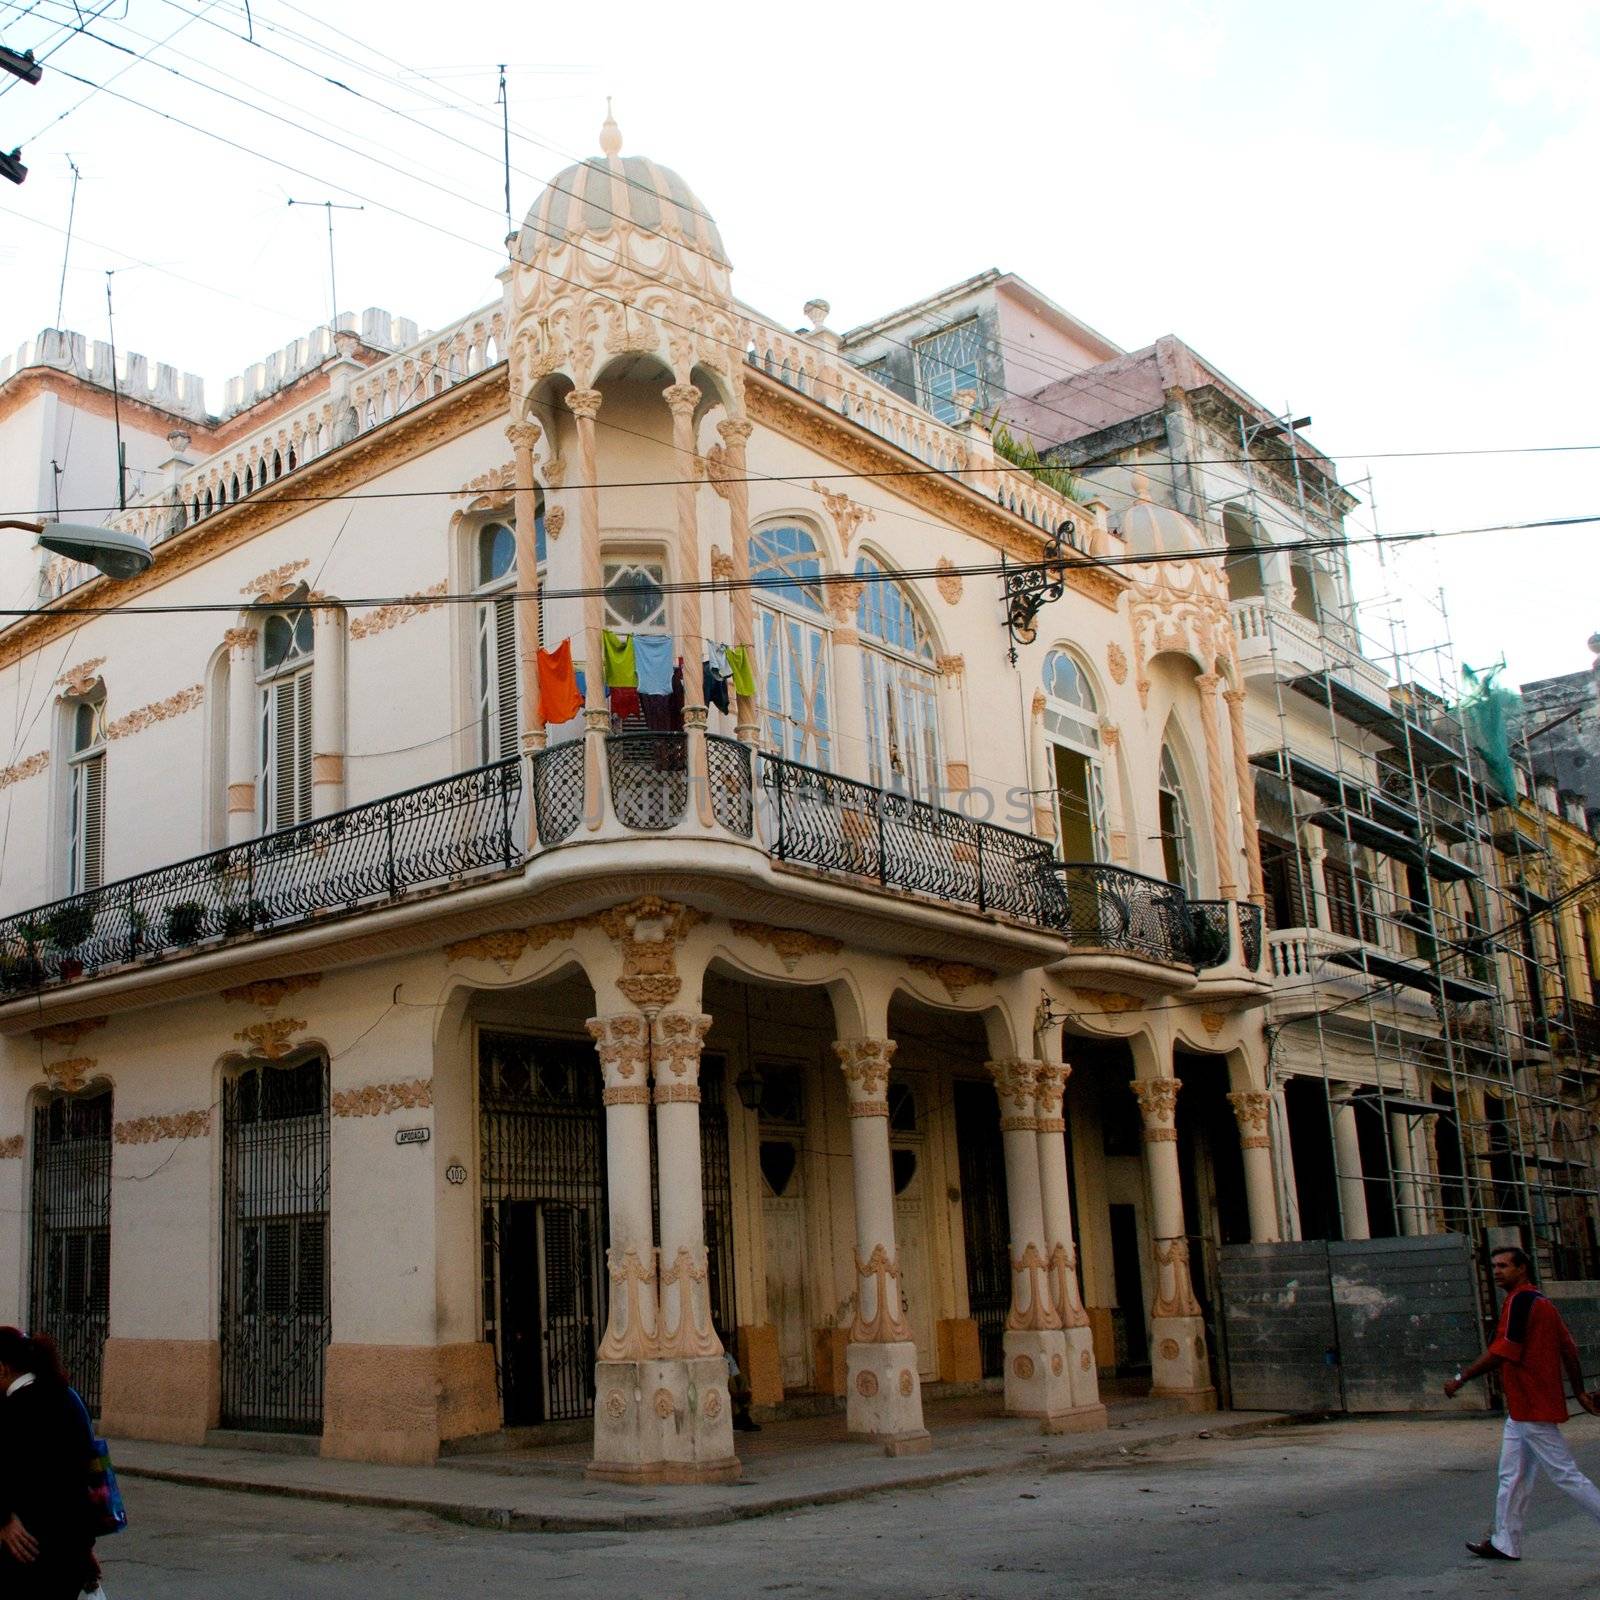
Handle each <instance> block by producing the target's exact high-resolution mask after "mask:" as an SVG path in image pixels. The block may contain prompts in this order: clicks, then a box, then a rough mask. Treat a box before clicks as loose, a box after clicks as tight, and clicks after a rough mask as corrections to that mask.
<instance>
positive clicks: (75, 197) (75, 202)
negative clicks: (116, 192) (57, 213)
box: [56, 155, 83, 328]
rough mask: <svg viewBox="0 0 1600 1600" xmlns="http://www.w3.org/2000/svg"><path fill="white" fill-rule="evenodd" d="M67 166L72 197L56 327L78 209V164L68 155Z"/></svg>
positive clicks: (63, 296) (62, 300) (68, 210)
mask: <svg viewBox="0 0 1600 1600" xmlns="http://www.w3.org/2000/svg"><path fill="white" fill-rule="evenodd" d="M67 165H68V166H69V167H71V168H72V196H71V198H70V199H69V200H68V201H67V242H66V244H65V245H64V246H63V247H62V250H61V288H60V289H59V290H58V291H57V293H56V326H57V327H58V328H59V327H60V326H61V308H62V307H63V306H64V305H65V304H66V301H67V257H68V256H69V255H71V254H72V219H73V216H74V215H75V214H76V212H77V209H78V179H79V178H81V177H82V176H83V174H82V173H81V172H79V171H78V163H77V162H76V161H74V160H73V159H72V157H71V156H70V155H69V156H68V157H67Z"/></svg>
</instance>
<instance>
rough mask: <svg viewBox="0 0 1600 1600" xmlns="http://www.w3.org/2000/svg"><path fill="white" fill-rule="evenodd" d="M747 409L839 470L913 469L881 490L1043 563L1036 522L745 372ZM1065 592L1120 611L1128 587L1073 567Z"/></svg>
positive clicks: (1098, 571)
mask: <svg viewBox="0 0 1600 1600" xmlns="http://www.w3.org/2000/svg"><path fill="white" fill-rule="evenodd" d="M745 404H746V407H747V409H748V410H749V412H750V415H751V416H752V417H754V418H755V419H756V421H758V422H762V423H765V424H766V425H767V426H768V427H771V428H775V429H777V430H778V431H779V432H780V433H784V434H786V435H788V436H789V437H790V438H792V439H797V440H799V441H800V442H801V443H802V444H807V445H810V446H811V447H812V448H813V449H814V450H817V451H818V452H820V453H821V454H822V455H824V456H826V457H827V458H828V459H829V460H830V461H832V462H834V463H835V464H836V465H837V466H841V467H844V468H847V469H858V470H860V471H862V472H877V471H881V470H883V468H884V467H886V466H887V467H909V468H912V469H915V470H913V471H911V472H908V473H906V475H905V476H903V477H894V478H885V479H882V480H880V482H881V486H882V487H883V488H885V489H887V490H889V491H890V492H891V493H893V494H896V495H899V496H900V497H901V498H902V499H904V500H909V501H911V502H912V504H914V505H916V506H918V507H920V508H921V509H922V510H924V511H928V512H931V513H932V514H933V515H935V516H937V517H939V518H941V519H942V520H944V521H946V522H949V523H950V524H952V525H953V526H954V527H957V528H959V529H961V531H962V532H964V533H969V534H971V535H972V537H973V538H975V539H979V540H981V541H982V542H983V543H984V544H987V545H989V546H991V547H992V548H993V549H995V550H1001V551H1004V552H1005V554H1006V555H1007V556H1009V557H1011V558H1013V559H1014V560H1017V561H1038V560H1039V559H1040V557H1041V556H1042V555H1043V553H1044V546H1045V539H1046V537H1047V536H1046V535H1045V534H1044V533H1043V532H1042V531H1041V530H1040V529H1038V528H1036V527H1034V526H1033V524H1032V523H1031V522H1025V521H1024V520H1023V519H1022V518H1021V517H1019V516H1016V515H1015V514H1014V513H1012V512H1010V511H1006V510H1004V509H1002V508H1001V507H1000V506H997V505H996V504H995V503H994V502H993V501H992V500H988V499H986V498H985V497H984V496H983V495H981V494H979V493H978V492H977V490H975V489H971V488H969V487H968V486H967V485H966V484H964V483H961V482H960V481H959V480H958V479H956V478H954V477H953V476H950V475H948V474H945V473H939V472H933V471H930V470H929V469H928V468H927V465H926V463H925V462H922V461H920V460H918V459H917V457H915V456H913V455H909V454H908V453H907V452H906V451H904V450H901V449H899V448H898V447H897V446H895V445H892V444H889V443H887V442H886V441H885V440H882V439H880V438H878V436H877V435H876V434H874V433H870V432H869V431H868V430H867V429H865V428H863V427H861V426H860V424H858V423H854V422H851V421H849V420H848V419H846V418H844V417H841V416H839V415H837V414H836V413H835V412H832V411H830V410H828V408H827V407H826V406H823V405H819V404H818V403H817V402H816V401H815V400H809V399H807V398H806V397H805V396H804V395H800V394H796V393H795V392H794V391H793V390H792V389H789V388H786V387H785V386H784V385H783V384H781V383H779V382H778V380H777V379H776V378H771V377H768V376H767V374H766V373H764V372H759V371H756V370H755V369H754V368H752V369H750V370H749V371H747V372H746V373H745ZM1067 585H1068V587H1069V588H1071V589H1073V590H1075V591H1076V592H1077V593H1079V594H1082V595H1084V596H1086V597H1087V598H1088V599H1090V600H1094V601H1096V602H1097V603H1098V604H1100V605H1103V606H1106V607H1108V608H1109V609H1111V610H1115V609H1116V606H1117V601H1118V599H1119V598H1120V596H1121V595H1122V592H1123V591H1124V590H1125V589H1126V588H1127V587H1128V580H1127V579H1126V578H1124V577H1123V576H1122V575H1121V574H1120V573H1119V572H1118V571H1117V570H1116V568H1114V567H1101V566H1095V567H1070V568H1068V570H1067Z"/></svg>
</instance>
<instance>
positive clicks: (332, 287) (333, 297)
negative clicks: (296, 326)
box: [289, 200, 367, 334]
mask: <svg viewBox="0 0 1600 1600" xmlns="http://www.w3.org/2000/svg"><path fill="white" fill-rule="evenodd" d="M289 204H290V205H292V206H321V207H322V209H323V210H324V211H325V212H326V213H327V216H328V302H329V305H330V306H331V307H332V309H331V311H330V312H329V314H328V332H329V333H333V334H336V333H338V331H339V282H338V279H337V278H336V277H335V276H334V270H333V214H334V212H335V211H365V210H366V209H367V208H366V207H365V206H350V205H344V204H343V203H342V202H340V201H338V200H291V201H290V202H289Z"/></svg>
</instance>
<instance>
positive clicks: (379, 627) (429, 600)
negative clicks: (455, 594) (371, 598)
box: [350, 578, 450, 639]
mask: <svg viewBox="0 0 1600 1600" xmlns="http://www.w3.org/2000/svg"><path fill="white" fill-rule="evenodd" d="M449 588H450V584H449V581H448V580H447V579H444V578H441V579H440V580H439V581H438V582H437V583H434V584H430V585H429V586H428V587H427V588H426V589H420V590H418V591H417V593H416V594H412V595H407V596H406V598H405V599H404V600H397V601H395V603H394V604H393V605H387V606H378V607H376V608H375V609H373V610H371V611H368V612H365V613H364V614H363V615H361V616H359V617H356V618H355V619H354V620H353V621H352V622H351V624H350V637H351V638H352V639H370V638H371V637H372V636H373V634H375V633H387V632H388V631H389V629H390V628H397V627H399V625H400V624H401V623H402V622H409V621H410V620H411V619H412V618H413V617H420V616H421V615H422V614H423V612H425V611H437V610H438V609H439V607H440V606H442V605H443V604H444V601H443V600H442V599H440V598H438V597H439V596H441V595H443V594H446V593H448V592H449Z"/></svg>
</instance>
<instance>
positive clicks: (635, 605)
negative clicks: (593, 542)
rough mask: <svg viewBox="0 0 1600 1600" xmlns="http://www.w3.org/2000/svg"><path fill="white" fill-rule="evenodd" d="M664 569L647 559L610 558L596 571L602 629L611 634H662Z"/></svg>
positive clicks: (651, 559) (655, 560)
mask: <svg viewBox="0 0 1600 1600" xmlns="http://www.w3.org/2000/svg"><path fill="white" fill-rule="evenodd" d="M666 582H667V566H666V563H665V562H664V561H660V560H657V559H655V558H653V557H647V556H611V557H608V558H607V559H606V561H605V562H604V563H603V564H602V566H601V569H600V583H601V587H602V588H603V589H604V590H605V608H604V620H605V626H606V627H608V628H609V629H610V630H611V631H612V632H613V633H666V632H667V631H668V627H667V596H666V588H665V586H666Z"/></svg>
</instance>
